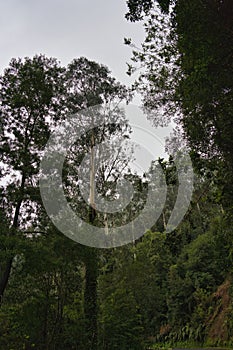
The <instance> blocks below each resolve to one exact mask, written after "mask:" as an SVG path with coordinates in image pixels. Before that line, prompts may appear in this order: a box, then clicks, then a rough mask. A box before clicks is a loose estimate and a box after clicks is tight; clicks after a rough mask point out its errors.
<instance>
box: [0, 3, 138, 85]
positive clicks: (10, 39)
mask: <svg viewBox="0 0 233 350" xmlns="http://www.w3.org/2000/svg"><path fill="white" fill-rule="evenodd" d="M126 12H127V5H126V0H40V1H35V0H8V1H4V0H1V1H0V33H1V38H0V52H1V55H0V73H2V72H3V70H4V68H6V67H7V66H8V63H9V61H10V59H11V58H13V57H14V58H15V57H25V56H29V57H32V56H33V55H35V54H40V53H41V54H45V55H46V56H48V57H51V56H53V57H56V58H57V59H58V60H59V61H61V63H62V64H63V65H67V64H68V63H69V62H70V61H71V60H72V59H73V58H78V57H80V56H85V57H87V58H88V59H91V60H94V61H97V62H99V63H102V64H105V65H107V66H108V67H109V69H110V70H111V71H112V74H113V76H115V77H116V78H117V79H118V80H119V81H121V82H122V83H124V84H127V85H128V84H130V82H131V81H132V79H133V78H131V79H130V78H129V77H128V76H127V74H126V70H127V65H126V62H130V57H131V48H130V47H128V46H126V45H124V37H127V38H128V37H131V38H133V41H134V42H135V44H137V45H138V46H140V43H141V42H142V41H143V38H144V30H143V26H142V24H141V23H130V22H128V21H126V20H125V18H124V16H125V13H126Z"/></svg>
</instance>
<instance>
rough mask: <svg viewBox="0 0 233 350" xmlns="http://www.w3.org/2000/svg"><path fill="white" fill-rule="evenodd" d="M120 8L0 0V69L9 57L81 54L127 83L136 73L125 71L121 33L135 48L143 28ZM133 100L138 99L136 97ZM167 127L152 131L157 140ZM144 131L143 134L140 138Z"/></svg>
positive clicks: (113, 3) (60, 0)
mask: <svg viewBox="0 0 233 350" xmlns="http://www.w3.org/2000/svg"><path fill="white" fill-rule="evenodd" d="M126 12H127V5H126V0H40V1H35V0H7V1H4V0H0V33H1V37H0V52H1V55H0V74H2V73H3V71H4V68H6V67H7V66H8V63H9V62H10V60H11V58H17V57H25V56H29V57H32V56H34V55H35V54H45V55H46V56H47V57H56V58H57V59H58V60H59V61H60V62H61V64H62V65H67V64H68V63H69V62H71V61H72V60H73V59H74V58H78V57H81V56H85V57H87V58H88V59H90V60H94V61H96V62H98V63H101V64H104V65H106V66H108V68H109V69H110V71H111V72H112V75H113V76H114V77H115V78H117V79H118V80H119V81H120V82H121V83H124V84H126V85H130V84H131V83H132V82H133V81H134V79H135V78H136V76H133V77H129V76H128V75H127V74H126V71H127V64H126V62H128V63H130V58H131V56H132V49H131V48H130V47H129V46H126V45H125V44H124V38H125V37H126V38H132V41H133V43H134V44H135V45H136V46H138V47H140V44H141V43H142V42H143V39H144V29H143V25H142V23H131V22H128V21H126V19H125V14H126ZM133 102H134V104H137V105H138V104H140V97H139V96H137V97H136V98H135V99H134V101H133ZM140 120H141V119H140ZM141 123H142V124H143V123H144V125H145V129H146V130H147V129H150V127H146V122H145V121H144V122H143V121H142V120H141V121H140V124H141ZM140 130H141V129H140ZM170 131H171V129H168V130H166V128H163V129H160V130H157V131H156V134H157V135H158V136H159V138H160V139H163V137H164V135H167V136H168V135H169V133H170ZM149 133H150V132H149V131H148V132H146V133H144V140H145V141H146V140H149V139H150V138H148V136H146V135H149ZM156 142H157V141H156ZM151 144H153V142H152V143H151ZM157 148H158V149H157ZM155 149H157V151H156V157H158V156H164V152H163V149H164V146H162V147H161V142H160V143H158V142H157V146H156V145H155V146H153V151H152V152H153V154H154V153H155V151H154V150H155Z"/></svg>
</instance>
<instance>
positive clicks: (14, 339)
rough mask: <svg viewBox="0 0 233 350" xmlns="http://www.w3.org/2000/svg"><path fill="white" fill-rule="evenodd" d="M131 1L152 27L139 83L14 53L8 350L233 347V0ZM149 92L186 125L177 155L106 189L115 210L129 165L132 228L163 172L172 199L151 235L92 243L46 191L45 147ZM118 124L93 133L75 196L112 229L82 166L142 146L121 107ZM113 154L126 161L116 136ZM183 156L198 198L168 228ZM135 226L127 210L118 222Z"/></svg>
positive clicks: (108, 174) (161, 109) (1, 312)
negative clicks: (75, 234) (128, 142)
mask: <svg viewBox="0 0 233 350" xmlns="http://www.w3.org/2000/svg"><path fill="white" fill-rule="evenodd" d="M127 6H128V13H126V18H127V20H128V21H132V22H136V21H141V22H142V23H143V25H144V28H145V40H144V42H143V43H142V44H141V47H136V45H134V43H133V42H132V41H131V39H130V38H125V44H126V45H129V46H130V47H132V62H130V63H128V74H129V75H133V74H134V72H135V71H137V72H139V75H138V78H137V79H136V78H135V79H136V80H135V83H134V85H133V87H132V88H130V89H129V88H127V87H125V86H124V85H123V84H121V83H120V82H118V81H117V80H116V79H115V78H114V77H113V76H112V75H111V72H110V71H109V69H108V68H107V67H106V66H104V65H101V64H99V63H96V62H93V61H91V60H88V59H87V58H84V57H81V58H76V59H74V60H73V61H72V62H71V63H70V64H68V65H67V67H63V66H61V64H60V63H59V62H58V60H57V59H55V58H48V57H46V56H44V55H41V54H40V55H35V56H34V57H31V58H28V57H27V58H24V59H23V58H14V59H12V60H11V61H10V63H9V66H8V67H7V68H6V69H5V70H4V73H3V74H2V76H1V77H0V115H1V120H0V123H1V125H0V126H1V128H0V130H1V140H0V143H1V158H0V175H1V178H2V180H1V187H0V191H1V204H0V217H1V221H0V247H1V249H0V349H3V350H20V349H27V350H29V349H39V350H40V349H41V350H42V349H43V350H45V349H48V350H50V349H51V350H52V349H54V350H66V349H67V350H72V349H74V350H75V349H77V350H97V349H99V350H108V349H111V350H114V349H116V350H118V349H122V350H126V349H128V350H137V349H138V350H139V349H142V350H143V349H159V348H172V347H194V346H199V347H205V346H208V347H216V346H221V347H228V348H230V347H232V346H233V269H232V266H233V264H232V263H233V260H232V259H233V248H232V243H233V230H232V227H233V226H232V225H233V211H232V209H233V2H232V0H173V1H172V0H128V2H127ZM135 91H137V92H140V93H141V95H142V103H143V106H144V110H145V112H146V113H147V115H148V118H149V119H150V120H152V122H153V123H154V124H155V125H166V124H167V123H169V122H170V121H173V122H174V123H175V125H176V129H175V130H174V133H173V134H172V135H171V137H170V138H169V139H168V141H167V145H166V147H167V152H168V153H169V158H168V159H161V158H160V159H158V160H156V159H155V161H154V162H153V163H152V164H151V168H150V171H149V174H147V175H146V176H144V177H143V176H142V178H140V177H139V176H136V175H135V174H133V173H131V172H130V170H129V168H128V164H129V162H130V159H128V156H127V155H124V154H123V155H122V156H121V158H120V159H118V158H114V157H113V156H112V157H111V158H112V159H111V161H112V163H108V164H107V165H106V166H105V167H103V168H101V169H100V171H99V172H98V174H95V175H96V183H97V187H98V189H99V190H100V191H101V192H102V193H104V194H105V196H106V197H108V199H109V200H110V201H111V200H112V199H113V198H115V197H114V196H115V194H116V182H117V179H118V178H119V169H122V172H125V174H126V176H127V178H128V179H129V180H130V181H131V183H132V185H133V189H134V192H135V193H134V196H133V198H132V205H131V206H129V207H127V210H126V211H125V212H123V214H124V217H126V219H127V220H129V219H131V218H132V217H133V218H134V217H135V216H137V214H138V212H140V210H141V209H142V208H143V205H144V204H145V200H144V199H145V197H146V194H147V179H148V178H150V174H151V173H153V169H154V168H156V167H157V166H158V165H159V166H160V167H161V168H162V171H163V174H164V176H165V179H166V186H167V195H166V202H165V205H164V207H163V210H162V213H161V215H160V217H159V219H158V220H157V222H156V223H155V224H154V225H153V227H147V229H146V230H145V231H146V232H145V234H144V235H142V236H141V238H139V239H137V240H133V239H132V242H131V243H129V244H127V245H122V246H118V247H112V248H102V249H98V248H95V247H88V246H85V245H82V244H80V243H78V242H76V241H75V240H72V239H69V238H68V237H67V236H66V235H64V234H63V233H62V232H60V231H59V230H58V229H57V228H56V226H55V225H53V223H52V221H51V220H50V218H49V217H48V214H47V212H46V210H45V207H44V205H43V201H42V198H41V194H40V189H39V179H40V177H41V169H40V163H41V159H42V156H43V152H44V149H45V145H46V143H47V141H48V139H49V137H50V135H51V133H52V132H53V130H54V128H56V126H57V125H58V124H59V123H60V122H61V121H66V118H67V116H69V115H74V114H77V115H79V113H80V111H82V110H83V109H87V108H91V107H94V106H97V105H98V106H102V105H103V106H104V105H105V104H109V103H110V104H113V105H114V106H118V104H119V103H120V102H125V103H127V102H129V101H130V100H131V98H132V96H133V93H134V92H135ZM114 108H115V107H114ZM98 113H100V114H101V113H104V112H102V111H100V112H98ZM101 116H102V115H101ZM117 117H118V123H112V124H111V125H109V126H106V125H105V124H103V126H102V128H101V127H95V128H93V129H92V130H91V131H90V132H89V133H87V134H86V135H85V136H82V137H80V138H79V139H78V141H77V142H75V143H74V145H72V149H71V150H70V152H69V153H68V155H67V157H66V160H65V162H64V169H63V174H62V177H63V181H64V183H63V187H64V192H65V194H66V198H67V201H68V202H69V204H70V205H71V206H72V208H73V209H74V210H75V211H76V212H77V213H79V215H80V216H81V217H82V218H83V220H86V221H87V222H89V223H90V224H91V225H92V226H93V227H96V228H98V227H105V228H106V216H105V215H101V213H99V212H98V211H97V210H96V209H95V207H94V197H93V194H92V193H91V191H90V198H92V199H93V203H91V201H90V206H89V205H88V204H87V203H86V202H85V201H84V200H83V199H82V198H81V197H82V196H81V193H80V191H79V189H78V188H77V184H78V183H79V178H77V169H79V167H80V164H81V161H82V159H83V155H84V154H85V153H86V152H89V150H91V151H92V147H93V146H94V145H95V144H96V143H98V142H102V141H106V140H109V139H111V138H113V140H115V137H116V136H119V135H120V136H121V137H122V138H124V139H128V138H129V137H130V126H129V125H128V124H127V121H126V120H125V119H124V113H123V112H122V111H121V110H120V109H119V110H118V111H117ZM80 120H81V119H80ZM80 123H81V121H80ZM111 147H112V149H110V151H111V152H112V153H111V154H114V149H115V146H114V141H113V143H112V146H111ZM182 149H185V150H186V151H187V150H188V152H189V155H190V157H191V159H192V163H193V168H194V172H195V181H194V190H193V195H192V200H191V203H190V205H189V208H188V210H187V212H186V214H185V216H184V218H183V220H182V222H181V223H180V224H179V225H178V227H176V228H175V229H174V230H173V231H172V232H168V231H167V230H166V228H167V223H168V221H169V218H170V216H171V213H172V210H173V208H174V203H175V202H176V198H177V192H178V188H179V178H178V175H177V166H176V162H175V156H176V153H177V152H178V153H179V152H181V150H182ZM116 157H118V155H117V156H116ZM116 162H118V163H119V164H120V165H119V166H118V167H117V168H115V167H114V166H115V164H116ZM89 170H90V169H89V168H87V169H84V173H85V171H86V173H85V174H86V176H87V177H88V176H89V173H88V171H89ZM92 170H93V169H92ZM91 175H92V177H91V178H92V180H93V174H91ZM92 180H90V183H91V181H92ZM92 204H93V205H92ZM121 220H122V218H120V217H119V216H117V215H115V216H114V215H113V216H110V219H109V221H108V222H107V224H108V225H109V226H111V225H112V226H114V225H118V224H119V222H120V221H121ZM93 232H94V229H93ZM142 234H143V232H142Z"/></svg>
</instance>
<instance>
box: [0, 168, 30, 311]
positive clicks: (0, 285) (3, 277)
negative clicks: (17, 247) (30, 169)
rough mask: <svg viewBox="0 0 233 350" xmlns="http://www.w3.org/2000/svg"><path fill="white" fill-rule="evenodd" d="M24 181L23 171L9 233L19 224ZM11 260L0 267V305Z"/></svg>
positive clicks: (8, 275) (12, 232) (9, 271)
mask: <svg viewBox="0 0 233 350" xmlns="http://www.w3.org/2000/svg"><path fill="white" fill-rule="evenodd" d="M25 181H26V175H25V174H24V173H23V175H22V180H21V186H20V198H19V200H18V202H17V204H16V208H15V214H14V218H13V224H12V227H11V232H10V233H9V234H10V235H13V234H14V231H15V229H17V227H18V225H19V214H20V208H21V204H22V201H23V193H24V186H25ZM12 262H13V257H11V258H9V259H8V260H7V262H6V264H4V265H3V267H1V268H0V271H1V272H2V270H4V271H3V272H2V273H1V279H0V306H1V304H2V301H3V296H4V292H5V289H6V287H7V284H8V281H9V278H10V273H11V267H12Z"/></svg>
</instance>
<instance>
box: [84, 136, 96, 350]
mask: <svg viewBox="0 0 233 350" xmlns="http://www.w3.org/2000/svg"><path fill="white" fill-rule="evenodd" d="M94 146H95V137H94V131H92V136H91V148H90V156H91V160H90V193H89V205H90V209H89V222H90V223H91V224H94V221H95V217H96V210H95V165H94V164H95V152H94ZM86 249H87V250H86V256H85V266H86V275H85V290H84V314H85V326H86V337H87V341H88V349H89V350H97V346H98V325H97V315H98V310H97V277H98V253H97V250H96V249H95V248H90V247H87V248H86Z"/></svg>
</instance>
